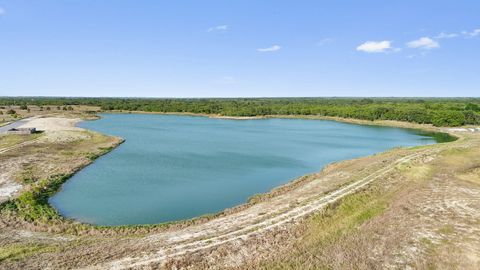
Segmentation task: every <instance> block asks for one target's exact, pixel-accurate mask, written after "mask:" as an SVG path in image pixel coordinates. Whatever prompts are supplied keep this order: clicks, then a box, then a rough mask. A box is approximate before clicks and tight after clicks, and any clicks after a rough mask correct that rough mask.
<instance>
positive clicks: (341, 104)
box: [0, 97, 480, 126]
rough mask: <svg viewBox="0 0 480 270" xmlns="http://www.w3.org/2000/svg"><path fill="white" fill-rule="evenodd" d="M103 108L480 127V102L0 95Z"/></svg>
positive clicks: (8, 100) (9, 100) (6, 100)
mask: <svg viewBox="0 0 480 270" xmlns="http://www.w3.org/2000/svg"><path fill="white" fill-rule="evenodd" d="M8 105H16V106H22V108H27V107H28V106H31V105H37V106H69V105H91V106H99V107H101V109H102V110H104V111H111V110H121V111H146V112H189V113H200V114H218V115H224V116H262V115H320V116H337V117H344V118H356V119H364V120H378V119H381V120H399V121H407V122H415V123H427V124H433V125H435V126H461V125H466V124H475V125H478V124H480V98H198V99H173V98H172V99H166V98H61V97H3V98H2V97H0V106H8Z"/></svg>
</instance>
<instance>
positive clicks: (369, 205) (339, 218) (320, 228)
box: [304, 190, 387, 246]
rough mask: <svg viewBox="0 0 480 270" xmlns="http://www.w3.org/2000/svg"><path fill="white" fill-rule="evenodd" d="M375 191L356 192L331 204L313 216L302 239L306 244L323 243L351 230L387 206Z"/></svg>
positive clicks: (381, 211)
mask: <svg viewBox="0 0 480 270" xmlns="http://www.w3.org/2000/svg"><path fill="white" fill-rule="evenodd" d="M378 195H380V194H377V192H376V191H371V190H367V191H363V192H360V193H356V194H353V195H350V196H347V197H346V198H344V199H342V200H341V201H339V202H337V203H334V204H331V205H330V206H329V207H327V209H325V211H324V212H323V213H320V214H317V215H315V216H313V217H312V218H311V219H310V221H309V223H308V225H309V226H308V228H309V229H308V231H307V233H306V237H305V239H304V241H305V243H306V244H307V245H314V246H315V245H325V244H328V243H333V242H335V241H336V240H337V239H338V238H340V237H342V236H343V235H346V234H348V233H350V232H352V231H353V230H354V229H356V228H358V227H359V226H360V225H362V224H363V223H364V222H366V221H368V220H370V219H372V218H373V217H375V216H378V215H380V214H381V213H383V212H384V210H385V209H386V208H387V203H386V200H384V199H383V198H381V197H380V198H378V197H377V196H378Z"/></svg>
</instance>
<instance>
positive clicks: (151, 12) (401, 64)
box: [0, 0, 480, 97]
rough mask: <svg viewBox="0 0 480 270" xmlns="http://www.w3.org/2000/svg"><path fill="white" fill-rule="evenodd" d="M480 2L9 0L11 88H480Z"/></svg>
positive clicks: (263, 91)
mask: <svg viewBox="0 0 480 270" xmlns="http://www.w3.org/2000/svg"><path fill="white" fill-rule="evenodd" d="M479 14H480V1H476V0H471V1H442V0H435V1H433V0H432V1H418V0H416V1H406V0H404V1H333V0H332V1H267V0H263V1H253V0H241V1H240V0H238V1H234V0H230V1H227V0H225V1H219V0H218V1H208V0H205V1H180V0H179V1H153V0H151V1H146V0H145V1H141V0H129V1H127V0H102V1H96V0H69V1H60V0H57V1H54V0H30V1H26V0H11V1H6V0H0V96H24V95H27V96H124V97H130V96H145V97H258V96H267V97H276V96H474V97H478V96H479V93H480V15H479Z"/></svg>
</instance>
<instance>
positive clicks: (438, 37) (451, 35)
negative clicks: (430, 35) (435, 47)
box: [435, 32, 459, 39]
mask: <svg viewBox="0 0 480 270" xmlns="http://www.w3.org/2000/svg"><path fill="white" fill-rule="evenodd" d="M458 36H459V35H458V34H457V33H445V32H441V33H440V34H438V35H437V36H435V38H436V39H444V38H455V37H458Z"/></svg>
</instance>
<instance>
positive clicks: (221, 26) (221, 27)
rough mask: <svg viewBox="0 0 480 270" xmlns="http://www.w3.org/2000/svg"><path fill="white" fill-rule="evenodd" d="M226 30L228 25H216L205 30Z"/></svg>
mask: <svg viewBox="0 0 480 270" xmlns="http://www.w3.org/2000/svg"><path fill="white" fill-rule="evenodd" d="M227 30H228V25H226V24H224V25H217V26H213V27H210V28H208V29H207V32H218V31H219V32H224V31H227Z"/></svg>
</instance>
